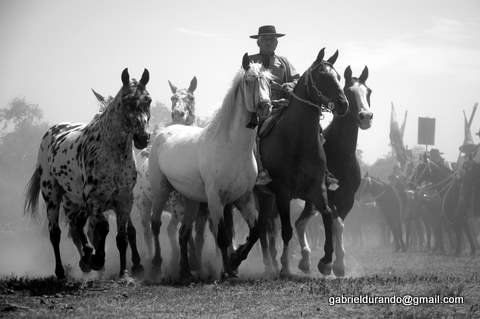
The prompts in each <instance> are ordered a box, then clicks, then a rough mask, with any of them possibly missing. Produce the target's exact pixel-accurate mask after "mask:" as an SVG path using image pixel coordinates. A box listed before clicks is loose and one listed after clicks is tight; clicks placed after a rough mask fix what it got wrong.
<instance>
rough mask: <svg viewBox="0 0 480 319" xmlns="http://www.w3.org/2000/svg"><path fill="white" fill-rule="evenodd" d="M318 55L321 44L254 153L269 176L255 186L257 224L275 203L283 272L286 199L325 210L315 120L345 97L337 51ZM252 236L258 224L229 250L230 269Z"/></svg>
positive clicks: (340, 107)
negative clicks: (326, 54) (232, 251)
mask: <svg viewBox="0 0 480 319" xmlns="http://www.w3.org/2000/svg"><path fill="white" fill-rule="evenodd" d="M324 55H325V48H323V49H321V50H320V52H319V53H318V55H317V58H316V59H315V61H314V62H313V64H312V65H311V66H310V67H309V68H308V69H307V70H306V71H305V72H304V73H303V74H302V76H301V77H300V79H299V80H298V84H297V85H296V86H295V88H294V90H293V92H292V94H291V98H290V100H289V105H288V107H286V108H285V109H284V111H283V114H282V115H281V117H280V118H279V120H278V122H277V123H276V124H275V126H273V128H271V129H270V131H269V133H268V134H267V135H265V136H263V137H261V138H260V144H259V145H260V147H259V149H260V156H261V158H262V162H263V166H264V167H265V168H266V169H267V170H268V171H269V173H270V176H271V178H272V181H271V182H270V183H269V184H267V185H265V187H266V190H268V192H264V191H263V190H262V188H263V186H262V187H257V188H256V194H257V198H258V205H259V208H260V216H261V218H262V222H261V224H266V223H267V222H268V221H267V220H268V219H271V218H273V217H274V216H275V214H273V213H272V211H273V209H274V207H275V206H276V209H278V214H279V215H280V221H281V229H282V239H283V252H282V256H281V263H282V268H281V270H280V274H281V275H286V276H288V275H289V274H290V266H289V259H290V256H289V242H290V239H291V238H292V225H291V223H290V201H291V200H292V199H294V198H299V199H303V200H306V201H310V202H312V203H313V204H314V205H315V206H316V207H317V208H318V209H319V210H320V211H321V212H322V213H323V214H330V213H331V212H330V209H329V207H328V201H327V189H326V186H325V171H326V157H325V152H324V150H323V146H322V145H321V142H320V140H319V134H320V132H321V127H320V123H319V120H320V116H321V113H322V111H324V110H325V109H326V108H327V106H329V107H331V108H332V109H333V112H334V113H335V114H338V115H342V114H345V113H346V112H347V110H348V100H347V98H346V96H345V94H344V92H343V90H342V88H341V86H340V75H339V74H338V73H337V71H336V70H335V68H334V66H333V64H334V63H335V61H336V59H337V57H338V51H336V52H335V53H334V55H332V56H331V57H330V58H329V59H327V60H324V59H323V58H324ZM270 194H273V196H271V195H270ZM260 231H261V233H265V232H264V231H262V230H260ZM262 236H263V235H262ZM327 237H328V235H327ZM258 238H259V233H258V229H254V231H253V232H250V233H249V236H248V239H247V242H246V243H245V244H243V245H241V246H239V247H238V249H237V250H236V251H235V252H234V253H233V254H232V257H231V265H232V268H233V269H236V268H238V266H239V265H240V263H241V262H242V260H244V259H245V258H246V257H247V256H248V252H249V251H250V250H251V248H252V246H253V244H254V243H255V242H256V241H257V240H258ZM271 247H272V248H274V247H273V246H271ZM320 268H323V265H322V266H320Z"/></svg>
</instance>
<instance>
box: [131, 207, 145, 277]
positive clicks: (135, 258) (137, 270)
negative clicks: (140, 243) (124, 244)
mask: <svg viewBox="0 0 480 319" xmlns="http://www.w3.org/2000/svg"><path fill="white" fill-rule="evenodd" d="M127 236H128V243H129V245H130V249H131V251H132V264H133V265H132V274H133V275H139V274H141V273H143V270H144V269H143V266H142V264H141V263H140V254H139V253H138V248H137V231H136V230H135V226H134V225H133V223H132V218H131V216H128V223H127Z"/></svg>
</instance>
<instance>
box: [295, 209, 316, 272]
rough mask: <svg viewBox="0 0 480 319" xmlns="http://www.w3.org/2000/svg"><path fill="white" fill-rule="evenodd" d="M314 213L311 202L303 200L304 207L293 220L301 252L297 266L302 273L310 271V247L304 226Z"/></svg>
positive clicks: (305, 226)
mask: <svg viewBox="0 0 480 319" xmlns="http://www.w3.org/2000/svg"><path fill="white" fill-rule="evenodd" d="M313 215H314V209H313V204H312V203H311V202H309V201H305V207H304V208H303V211H302V213H301V214H300V216H299V217H298V219H297V220H296V221H295V229H296V231H297V236H298V241H299V243H300V249H301V252H302V259H300V262H299V263H298V268H299V269H300V270H301V271H303V272H304V273H310V252H311V250H310V247H309V245H308V239H307V234H306V228H307V224H308V221H309V220H310V218H312V216H313Z"/></svg>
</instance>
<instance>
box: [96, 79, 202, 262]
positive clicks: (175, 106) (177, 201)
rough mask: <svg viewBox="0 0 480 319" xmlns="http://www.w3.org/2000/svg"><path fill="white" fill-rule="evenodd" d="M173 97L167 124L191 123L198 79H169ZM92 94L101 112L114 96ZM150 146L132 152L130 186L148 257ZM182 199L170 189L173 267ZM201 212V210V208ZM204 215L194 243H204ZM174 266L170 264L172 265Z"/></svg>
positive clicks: (168, 208)
mask: <svg viewBox="0 0 480 319" xmlns="http://www.w3.org/2000/svg"><path fill="white" fill-rule="evenodd" d="M168 84H169V86H170V90H171V92H172V97H171V98H170V100H171V102H172V106H171V116H172V122H171V123H170V124H168V125H173V124H183V125H194V124H195V120H196V116H195V95H194V92H195V90H196V88H197V78H196V77H195V76H194V77H193V78H192V80H191V81H190V85H189V87H188V88H178V87H177V86H176V85H174V84H172V82H170V81H168ZM92 91H93V94H94V95H95V97H96V98H97V101H98V102H99V111H100V112H103V110H104V109H105V105H106V104H107V103H108V102H109V101H111V100H112V99H113V97H112V96H108V97H104V96H103V95H102V94H100V93H98V92H96V91H95V90H93V89H92ZM150 148H151V147H150V145H149V146H148V147H147V148H145V149H143V150H142V151H141V152H137V153H136V155H135V166H136V169H137V182H136V184H135V187H134V189H133V198H134V199H133V209H132V216H138V217H140V220H141V224H142V227H143V234H144V240H145V244H146V247H147V254H148V257H149V258H151V257H152V256H153V246H152V245H153V234H152V229H151V219H152V218H151V209H152V195H151V187H150V180H149V177H148V157H149V155H150ZM184 207H185V200H184V198H183V196H182V195H181V194H180V193H178V192H177V191H175V190H174V191H172V192H171V193H170V197H169V199H168V201H167V204H166V207H165V212H166V213H167V214H169V215H170V221H169V223H168V226H167V231H168V238H169V240H170V245H171V247H172V258H171V261H172V266H173V265H175V267H176V266H177V264H178V259H179V255H180V252H179V247H178V243H177V238H176V234H177V229H178V225H179V223H180V221H181V220H182V217H183V214H184ZM202 212H204V210H202ZM205 222H206V216H205V214H201V215H199V218H198V219H197V223H196V224H195V227H196V238H195V243H198V245H200V246H203V240H202V239H203V233H204V228H205ZM189 245H190V248H191V252H190V256H191V263H192V266H196V267H198V266H199V260H200V252H198V251H196V250H195V244H194V241H193V238H190V240H189ZM171 268H173V267H171Z"/></svg>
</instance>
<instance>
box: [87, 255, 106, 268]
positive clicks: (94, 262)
mask: <svg viewBox="0 0 480 319" xmlns="http://www.w3.org/2000/svg"><path fill="white" fill-rule="evenodd" d="M104 265H105V256H99V255H96V254H95V255H93V256H92V259H91V262H90V267H92V269H93V270H97V271H98V270H101V269H102V268H103V266H104Z"/></svg>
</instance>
